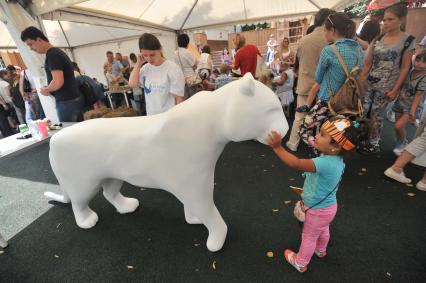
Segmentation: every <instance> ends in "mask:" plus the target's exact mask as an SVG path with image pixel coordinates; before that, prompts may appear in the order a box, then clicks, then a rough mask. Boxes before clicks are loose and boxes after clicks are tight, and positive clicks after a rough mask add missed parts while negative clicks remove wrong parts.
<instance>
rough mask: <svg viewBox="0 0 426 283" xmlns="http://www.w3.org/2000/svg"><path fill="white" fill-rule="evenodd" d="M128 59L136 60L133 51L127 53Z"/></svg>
mask: <svg viewBox="0 0 426 283" xmlns="http://www.w3.org/2000/svg"><path fill="white" fill-rule="evenodd" d="M129 58H130V60H132V61H134V60H137V59H138V58H136V54H135V53H130V55H129Z"/></svg>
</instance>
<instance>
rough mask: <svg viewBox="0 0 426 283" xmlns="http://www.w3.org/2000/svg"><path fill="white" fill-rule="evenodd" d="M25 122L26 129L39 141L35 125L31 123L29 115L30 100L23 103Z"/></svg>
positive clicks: (31, 119)
mask: <svg viewBox="0 0 426 283" xmlns="http://www.w3.org/2000/svg"><path fill="white" fill-rule="evenodd" d="M25 120H26V121H27V125H28V128H29V129H30V133H31V135H32V136H33V138H35V139H40V138H41V137H40V134H39V133H38V129H37V124H36V122H35V121H33V118H32V115H31V100H26V101H25Z"/></svg>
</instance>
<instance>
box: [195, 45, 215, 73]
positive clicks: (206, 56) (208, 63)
mask: <svg viewBox="0 0 426 283" xmlns="http://www.w3.org/2000/svg"><path fill="white" fill-rule="evenodd" d="M212 69H213V62H212V56H211V55H210V47H209V46H208V45H205V46H204V47H203V49H202V53H201V55H200V60H199V62H198V67H197V71H196V73H197V75H199V76H200V78H201V79H203V80H204V79H208V78H209V77H210V75H211V73H212Z"/></svg>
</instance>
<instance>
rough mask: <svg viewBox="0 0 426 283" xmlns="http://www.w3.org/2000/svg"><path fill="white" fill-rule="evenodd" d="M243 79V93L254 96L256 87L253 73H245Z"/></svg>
mask: <svg viewBox="0 0 426 283" xmlns="http://www.w3.org/2000/svg"><path fill="white" fill-rule="evenodd" d="M241 80H242V82H241V86H240V88H241V92H242V94H244V95H248V96H253V95H254V88H255V84H254V78H253V75H252V74H251V73H250V72H248V73H246V74H245V75H244V77H243V78H242V79H241Z"/></svg>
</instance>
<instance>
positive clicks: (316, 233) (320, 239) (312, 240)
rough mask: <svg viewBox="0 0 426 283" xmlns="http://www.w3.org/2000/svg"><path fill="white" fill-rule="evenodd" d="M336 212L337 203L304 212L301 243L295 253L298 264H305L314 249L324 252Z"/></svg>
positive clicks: (307, 262)
mask: <svg viewBox="0 0 426 283" xmlns="http://www.w3.org/2000/svg"><path fill="white" fill-rule="evenodd" d="M336 212H337V203H335V204H332V205H330V206H328V207H325V208H317V209H315V208H313V209H309V210H308V211H307V212H306V219H305V223H304V224H303V231H302V243H301V244H300V248H299V252H298V253H297V257H296V261H297V263H298V264H301V265H303V266H307V265H308V264H309V262H310V261H311V258H312V255H313V254H314V252H315V251H319V252H325V251H326V250H327V245H328V240H330V230H329V227H330V223H331V221H333V219H334V216H335V215H336Z"/></svg>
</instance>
